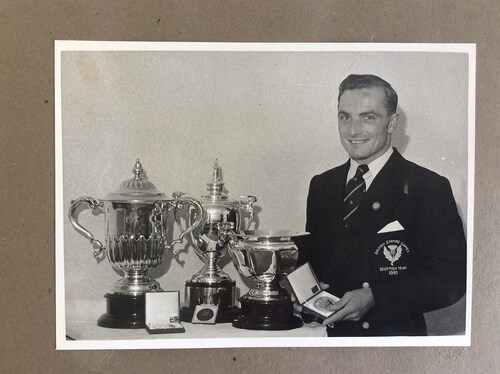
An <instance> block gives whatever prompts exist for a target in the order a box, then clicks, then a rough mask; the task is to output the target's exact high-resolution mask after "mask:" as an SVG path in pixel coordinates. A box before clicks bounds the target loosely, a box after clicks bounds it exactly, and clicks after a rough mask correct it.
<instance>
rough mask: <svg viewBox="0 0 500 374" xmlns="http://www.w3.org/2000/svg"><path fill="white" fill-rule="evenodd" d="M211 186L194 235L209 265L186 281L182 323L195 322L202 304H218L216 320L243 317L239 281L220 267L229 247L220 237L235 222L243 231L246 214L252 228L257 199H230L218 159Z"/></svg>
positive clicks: (193, 240) (195, 217) (197, 249)
mask: <svg viewBox="0 0 500 374" xmlns="http://www.w3.org/2000/svg"><path fill="white" fill-rule="evenodd" d="M207 186H208V188H207V190H208V194H207V195H205V196H202V198H201V205H202V207H203V221H202V224H201V225H200V226H197V227H196V228H195V229H194V230H193V231H192V232H191V235H190V239H191V243H192V245H193V247H194V249H195V252H196V253H197V254H198V256H199V257H200V258H201V259H202V260H203V261H204V262H205V264H204V266H203V268H202V269H201V270H200V271H199V272H198V273H196V274H195V275H193V277H192V278H191V279H190V280H188V281H187V282H186V286H185V302H184V307H183V308H181V321H185V322H192V321H193V315H194V312H195V309H196V307H197V306H199V305H217V306H218V312H217V316H216V319H215V321H216V322H231V321H233V319H234V318H235V317H236V316H237V315H238V314H239V309H238V307H237V306H235V302H236V300H235V298H236V287H235V282H234V281H233V280H232V279H231V278H230V277H229V275H228V274H226V273H224V272H223V271H222V270H221V268H220V267H219V265H218V264H217V262H218V260H219V258H220V257H221V256H223V255H224V254H225V253H226V248H227V245H226V244H227V243H226V242H225V241H224V239H221V238H220V236H219V224H221V223H231V224H232V225H233V227H234V228H235V230H240V228H241V226H242V225H243V220H244V214H245V213H246V214H248V215H249V218H248V224H247V228H248V226H249V225H250V224H251V222H252V219H253V204H254V203H255V202H256V201H257V199H256V198H255V196H241V197H240V198H239V200H232V199H229V197H228V195H227V193H226V192H225V188H224V181H223V177H222V168H221V167H220V166H219V164H218V162H217V160H215V165H214V169H213V178H212V180H211V181H210V182H209V183H207ZM199 217H200V216H199V214H198V212H193V214H191V215H189V220H190V223H191V224H193V223H194V222H196V221H197V220H198V219H199ZM179 221H180V217H178V216H177V222H178V223H179ZM179 224H180V223H179Z"/></svg>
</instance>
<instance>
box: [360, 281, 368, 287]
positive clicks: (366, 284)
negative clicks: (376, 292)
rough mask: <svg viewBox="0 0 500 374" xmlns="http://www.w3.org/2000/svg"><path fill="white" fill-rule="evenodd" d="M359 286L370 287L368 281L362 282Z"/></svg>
mask: <svg viewBox="0 0 500 374" xmlns="http://www.w3.org/2000/svg"><path fill="white" fill-rule="evenodd" d="M361 287H363V288H370V283H368V282H363V284H362V285H361Z"/></svg>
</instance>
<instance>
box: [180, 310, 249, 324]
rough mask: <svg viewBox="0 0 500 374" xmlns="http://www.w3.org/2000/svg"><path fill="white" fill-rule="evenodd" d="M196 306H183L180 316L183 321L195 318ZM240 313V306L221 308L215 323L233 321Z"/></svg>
mask: <svg viewBox="0 0 500 374" xmlns="http://www.w3.org/2000/svg"><path fill="white" fill-rule="evenodd" d="M194 310H195V307H185V306H184V307H182V308H181V313H180V318H181V321H183V322H191V321H192V320H193V315H194ZM239 315H240V308H238V307H236V306H232V307H226V308H225V309H220V307H219V312H218V313H217V317H216V319H215V323H229V322H233V321H234V319H235V318H237V317H238V316H239Z"/></svg>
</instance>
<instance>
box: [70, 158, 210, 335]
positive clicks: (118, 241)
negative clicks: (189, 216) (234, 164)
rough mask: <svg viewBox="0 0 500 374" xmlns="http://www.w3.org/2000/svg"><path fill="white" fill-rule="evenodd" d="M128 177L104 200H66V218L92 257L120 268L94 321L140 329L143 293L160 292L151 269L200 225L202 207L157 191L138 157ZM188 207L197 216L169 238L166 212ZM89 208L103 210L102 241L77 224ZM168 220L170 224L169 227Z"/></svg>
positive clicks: (193, 201)
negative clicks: (68, 202) (87, 243)
mask: <svg viewBox="0 0 500 374" xmlns="http://www.w3.org/2000/svg"><path fill="white" fill-rule="evenodd" d="M132 171H133V173H134V177H133V178H131V179H128V180H126V181H124V182H123V183H122V184H121V185H120V187H119V188H118V190H117V191H115V192H112V193H110V194H108V195H107V196H106V197H105V198H104V199H101V200H96V199H94V198H92V197H81V198H79V199H76V200H74V201H72V203H71V207H70V209H69V219H70V221H71V224H72V225H73V227H74V229H75V230H76V231H77V232H78V233H79V234H81V235H82V236H84V237H85V238H87V239H89V240H90V242H91V243H92V244H93V245H94V248H95V249H94V256H95V257H96V258H97V257H98V256H99V255H100V254H101V253H102V252H103V251H105V252H106V254H107V258H108V260H109V262H110V263H111V265H112V266H113V268H115V269H118V270H121V271H122V272H123V273H124V275H123V278H122V279H120V280H119V281H117V282H116V283H115V284H114V285H113V286H112V287H111V291H110V292H108V293H106V294H105V295H104V297H105V298H106V313H105V314H104V315H102V316H101V317H100V318H99V319H98V321H97V325H98V326H102V327H111V328H142V327H144V325H145V293H146V292H151V291H161V288H160V285H159V284H158V282H157V281H155V280H153V279H151V278H150V277H149V272H150V270H151V269H153V268H155V267H156V266H158V265H159V264H160V263H161V262H162V261H163V260H164V259H165V256H166V254H167V253H168V252H169V251H171V252H172V253H173V254H174V255H176V254H177V252H178V251H176V250H174V248H173V247H174V245H176V244H179V243H182V241H183V238H184V237H185V236H186V235H188V234H189V233H190V232H191V231H192V230H193V229H195V228H196V227H197V226H198V225H200V224H201V214H202V207H201V205H200V203H199V202H198V201H197V200H195V199H192V198H189V197H184V196H182V194H180V193H177V194H174V195H173V197H172V198H168V197H167V196H166V195H165V194H164V193H162V192H159V191H158V190H157V189H156V187H155V186H154V184H153V183H151V182H150V181H149V180H148V178H147V177H146V175H145V172H144V169H143V168H142V165H141V163H140V161H139V160H137V161H136V163H135V166H134V169H133V170H132ZM187 206H191V207H193V208H194V210H195V211H196V212H197V214H198V215H197V217H200V218H199V219H197V220H193V221H192V223H191V225H190V226H189V227H188V228H187V229H185V230H184V231H182V232H181V234H180V235H179V237H178V238H177V239H176V240H173V241H171V243H170V244H168V243H169V241H170V239H171V235H172V233H171V232H170V231H171V226H172V225H171V223H172V221H171V219H169V216H171V213H170V212H171V211H172V210H173V212H174V214H175V213H177V212H178V211H180V210H183V209H186V207H187ZM88 208H91V209H92V211H93V213H94V214H99V212H100V211H101V210H103V211H104V215H105V244H106V245H104V244H102V243H101V242H100V241H99V240H97V239H95V238H94V235H92V233H91V232H90V231H88V230H87V229H85V228H84V227H83V226H81V225H80V224H79V223H78V215H79V213H80V212H81V211H82V210H84V209H88ZM169 224H170V226H169Z"/></svg>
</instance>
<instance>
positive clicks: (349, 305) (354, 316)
mask: <svg viewBox="0 0 500 374" xmlns="http://www.w3.org/2000/svg"><path fill="white" fill-rule="evenodd" d="M374 306H375V300H374V299H373V294H372V290H371V289H370V288H360V289H357V290H352V291H349V292H346V293H345V295H344V296H342V298H341V299H340V300H339V301H337V302H336V303H335V304H333V305H331V306H330V307H329V308H328V309H329V310H331V311H334V312H335V313H334V314H333V315H332V316H331V317H328V318H327V319H325V320H324V321H323V325H329V324H332V323H335V322H340V321H359V320H360V319H361V318H362V317H363V316H364V315H365V314H366V313H367V312H368V311H369V310H370V309H371V308H373V307H374Z"/></svg>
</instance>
